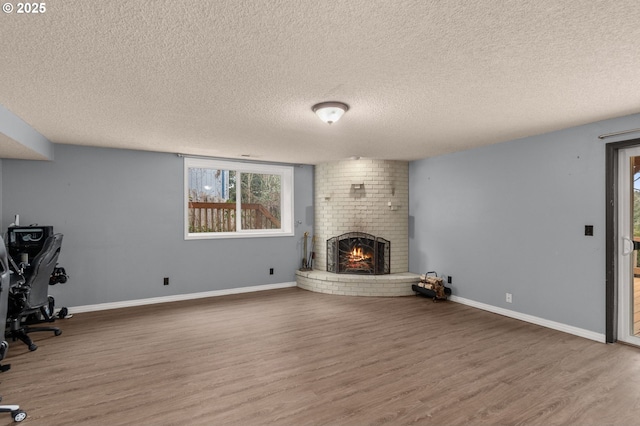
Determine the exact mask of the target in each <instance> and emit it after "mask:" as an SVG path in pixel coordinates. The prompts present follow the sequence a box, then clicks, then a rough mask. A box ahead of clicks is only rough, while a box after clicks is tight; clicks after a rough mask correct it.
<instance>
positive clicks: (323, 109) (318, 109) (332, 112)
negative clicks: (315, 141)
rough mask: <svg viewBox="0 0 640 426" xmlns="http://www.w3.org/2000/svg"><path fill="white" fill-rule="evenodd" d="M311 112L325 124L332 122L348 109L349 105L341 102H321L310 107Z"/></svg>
mask: <svg viewBox="0 0 640 426" xmlns="http://www.w3.org/2000/svg"><path fill="white" fill-rule="evenodd" d="M311 109H312V110H313V112H315V113H316V115H317V116H318V117H319V118H320V120H322V121H324V122H325V123H327V124H333V123H335V122H336V121H338V120H340V117H342V115H343V114H344V113H345V112H347V111H348V110H349V105H347V104H345V103H342V102H321V103H319V104H316V105H314V106H313V108H311Z"/></svg>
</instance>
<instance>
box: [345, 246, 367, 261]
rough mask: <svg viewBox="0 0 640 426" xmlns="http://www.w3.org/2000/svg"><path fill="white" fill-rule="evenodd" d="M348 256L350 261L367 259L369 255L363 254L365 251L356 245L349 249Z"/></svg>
mask: <svg viewBox="0 0 640 426" xmlns="http://www.w3.org/2000/svg"><path fill="white" fill-rule="evenodd" d="M349 257H350V260H351V261H353V262H358V261H362V260H367V259H369V258H370V257H371V256H367V255H365V253H364V252H363V251H362V248H361V247H356V248H354V249H353V250H352V251H351V253H350V256H349Z"/></svg>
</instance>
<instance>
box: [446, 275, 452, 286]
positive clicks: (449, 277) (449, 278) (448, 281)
mask: <svg viewBox="0 0 640 426" xmlns="http://www.w3.org/2000/svg"><path fill="white" fill-rule="evenodd" d="M452 282H453V278H451V275H449V276H448V277H447V283H448V284H451V283H452Z"/></svg>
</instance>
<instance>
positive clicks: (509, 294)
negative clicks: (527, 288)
mask: <svg viewBox="0 0 640 426" xmlns="http://www.w3.org/2000/svg"><path fill="white" fill-rule="evenodd" d="M505 300H506V301H507V303H513V294H511V293H506V297H505Z"/></svg>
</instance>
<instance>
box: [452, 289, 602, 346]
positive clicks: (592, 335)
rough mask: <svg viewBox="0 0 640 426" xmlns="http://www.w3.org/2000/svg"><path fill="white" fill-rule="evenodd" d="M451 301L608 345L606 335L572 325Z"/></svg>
mask: <svg viewBox="0 0 640 426" xmlns="http://www.w3.org/2000/svg"><path fill="white" fill-rule="evenodd" d="M449 300H451V301H452V302H456V303H461V304H463V305H468V306H472V307H474V308H478V309H482V310H483V311H489V312H493V313H494V314H499V315H504V316H505V317H510V318H515V319H518V320H521V321H526V322H530V323H532V324H536V325H541V326H543V327H547V328H551V329H553V330H558V331H562V332H565V333H569V334H573V335H575V336H580V337H584V338H585V339H590V340H595V341H596V342H600V343H606V337H605V335H604V334H601V333H596V332H594V331H590V330H585V329H584V328H578V327H574V326H572V325H567V324H563V323H560V322H555V321H550V320H547V319H544V318H539V317H535V316H533V315H528V314H523V313H521V312H516V311H511V310H509V309H504V308H499V307H497V306H493V305H487V304H485V303H481V302H476V301H475V300H470V299H465V298H464V297H459V296H454V295H451V296H449Z"/></svg>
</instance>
